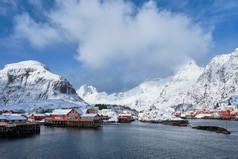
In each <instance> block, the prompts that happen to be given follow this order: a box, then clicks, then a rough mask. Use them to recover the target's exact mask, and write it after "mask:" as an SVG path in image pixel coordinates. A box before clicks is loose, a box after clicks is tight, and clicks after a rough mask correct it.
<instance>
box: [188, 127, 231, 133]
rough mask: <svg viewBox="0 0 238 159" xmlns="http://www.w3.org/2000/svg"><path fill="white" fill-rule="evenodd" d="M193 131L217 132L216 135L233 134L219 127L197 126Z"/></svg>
mask: <svg viewBox="0 0 238 159" xmlns="http://www.w3.org/2000/svg"><path fill="white" fill-rule="evenodd" d="M192 128H193V129H199V130H207V131H215V132H216V133H223V134H231V132H229V131H228V130H227V129H225V128H221V127H218V126H195V127H192Z"/></svg>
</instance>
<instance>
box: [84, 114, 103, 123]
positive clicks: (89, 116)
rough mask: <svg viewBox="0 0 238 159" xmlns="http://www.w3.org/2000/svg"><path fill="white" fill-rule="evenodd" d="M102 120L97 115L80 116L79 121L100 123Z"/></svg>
mask: <svg viewBox="0 0 238 159" xmlns="http://www.w3.org/2000/svg"><path fill="white" fill-rule="evenodd" d="M102 119H103V118H102V117H100V116H99V115H98V114H83V115H81V119H80V120H81V121H100V120H102Z"/></svg>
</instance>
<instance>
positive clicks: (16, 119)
mask: <svg viewBox="0 0 238 159" xmlns="http://www.w3.org/2000/svg"><path fill="white" fill-rule="evenodd" d="M0 122H1V123H8V124H14V123H15V124H19V123H26V122H27V118H26V117H24V116H21V115H18V116H16V115H13V116H4V115H0Z"/></svg>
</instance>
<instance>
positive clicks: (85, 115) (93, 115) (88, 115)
mask: <svg viewBox="0 0 238 159" xmlns="http://www.w3.org/2000/svg"><path fill="white" fill-rule="evenodd" d="M95 116H97V114H83V115H81V117H95Z"/></svg>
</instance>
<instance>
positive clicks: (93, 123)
mask: <svg viewBox="0 0 238 159" xmlns="http://www.w3.org/2000/svg"><path fill="white" fill-rule="evenodd" d="M51 115H52V116H51V117H50V118H46V119H45V125H47V126H62V127H94V128H95V127H99V126H101V125H100V123H101V121H102V118H100V116H99V115H98V114H83V112H82V111H81V110H79V109H56V110H54V111H53V112H52V114H51Z"/></svg>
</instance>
